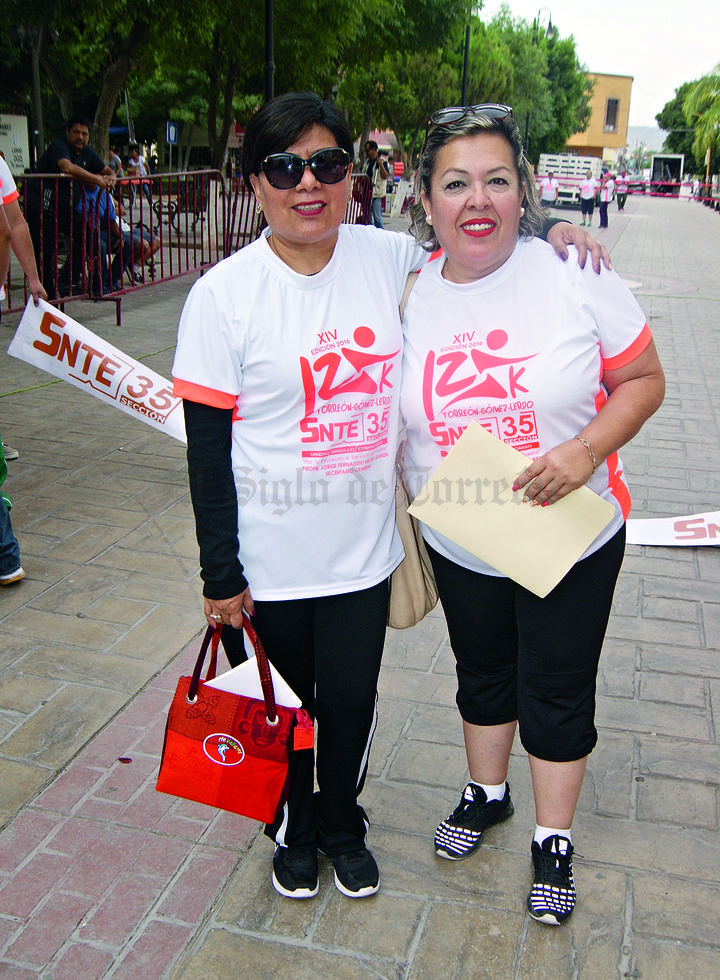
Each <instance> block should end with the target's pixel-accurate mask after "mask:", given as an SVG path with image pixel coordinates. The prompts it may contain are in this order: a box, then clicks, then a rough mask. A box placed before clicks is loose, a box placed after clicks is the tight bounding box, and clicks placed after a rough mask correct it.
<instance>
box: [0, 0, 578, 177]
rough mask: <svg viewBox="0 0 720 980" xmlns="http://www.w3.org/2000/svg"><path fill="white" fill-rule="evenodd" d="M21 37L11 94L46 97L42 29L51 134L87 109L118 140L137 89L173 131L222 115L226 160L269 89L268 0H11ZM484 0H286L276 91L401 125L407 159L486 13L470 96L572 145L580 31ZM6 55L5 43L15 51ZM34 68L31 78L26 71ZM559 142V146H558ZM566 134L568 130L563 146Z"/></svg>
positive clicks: (11, 98) (142, 108)
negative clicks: (555, 36)
mask: <svg viewBox="0 0 720 980" xmlns="http://www.w3.org/2000/svg"><path fill="white" fill-rule="evenodd" d="M5 5H6V6H7V7H8V8H9V16H8V18H7V20H8V22H9V23H12V24H13V25H17V27H16V28H13V30H14V33H13V36H12V38H11V41H10V43H9V44H8V43H7V39H6V38H5V37H3V39H0V58H1V59H2V65H0V79H2V80H3V81H4V80H5V79H7V80H8V85H7V86H5V87H4V88H3V90H2V91H3V95H2V97H3V99H4V100H5V102H6V104H7V103H8V102H10V103H12V104H13V105H15V104H17V103H20V104H22V105H23V106H27V107H28V111H29V107H30V101H31V100H30V91H31V86H30V84H29V81H30V80H29V74H30V72H29V54H28V50H27V40H23V39H24V38H25V39H26V38H27V36H28V33H31V32H33V31H34V32H35V35H36V37H37V38H38V40H39V53H40V62H41V65H42V67H43V84H44V86H45V93H46V101H45V105H44V110H45V119H46V130H47V133H46V136H47V138H48V139H50V138H52V137H53V136H54V135H56V132H57V131H58V130H59V129H60V128H61V125H62V120H63V119H65V118H67V116H68V115H69V114H70V113H71V112H73V111H82V112H85V114H86V115H88V116H90V117H91V118H92V119H93V120H94V125H93V137H94V144H95V146H96V148H97V149H98V151H99V152H100V153H101V154H104V153H106V152H107V146H108V127H109V126H110V124H111V123H122V122H124V114H123V112H122V111H121V110H120V108H119V107H120V104H121V98H122V94H123V90H124V89H127V90H128V91H129V93H130V102H131V106H132V110H133V117H134V120H135V123H136V135H137V137H138V138H139V139H140V140H141V141H144V142H151V141H153V140H154V139H157V138H158V134H159V133H161V132H162V126H163V124H164V122H165V120H167V119H173V120H177V121H178V122H180V123H182V122H192V123H193V124H195V125H200V126H204V127H206V128H207V132H208V139H209V143H210V146H211V150H212V153H213V162H214V164H215V165H216V166H220V164H221V162H222V160H223V157H224V155H225V151H226V147H227V141H228V134H229V132H230V129H231V127H232V125H233V124H234V122H235V120H238V121H239V122H240V123H241V124H243V123H244V122H246V121H247V118H248V117H249V115H250V114H251V113H252V111H253V110H254V108H255V107H256V106H257V105H259V103H260V102H261V101H262V98H263V91H264V58H265V53H264V31H265V0H247V2H246V3H245V4H243V5H242V7H241V8H238V6H237V4H236V3H235V2H233V3H231V2H230V0H205V2H204V3H203V4H193V5H189V4H182V5H180V4H177V3H174V2H171V0H115V2H114V3H113V4H112V5H107V4H105V3H101V2H100V0H83V4H82V5H81V6H80V8H78V5H77V2H74V3H73V2H72V0H53V2H52V3H51V2H50V0H22V2H21V0H5ZM471 7H472V0H412V2H411V0H275V55H274V60H275V66H276V71H275V91H276V92H277V93H280V92H284V91H290V90H293V89H307V90H313V91H316V92H318V93H320V94H322V95H323V96H325V97H328V98H337V100H338V103H339V104H340V105H341V106H342V107H343V109H344V110H345V111H346V113H347V115H348V119H349V121H350V124H351V127H352V128H353V130H354V131H355V132H356V133H358V134H361V135H362V136H363V137H365V136H366V134H367V132H368V131H369V130H370V128H372V127H376V128H389V129H392V131H393V132H394V133H395V134H396V136H397V138H398V141H399V143H400V145H401V146H402V147H403V148H404V155H405V158H406V160H408V159H411V158H412V157H413V155H414V154H415V153H416V152H417V150H418V148H419V144H420V141H421V140H422V136H423V134H424V129H425V120H426V117H427V115H428V113H429V112H431V111H432V110H433V109H436V108H438V107H440V106H442V105H447V104H458V103H459V102H460V101H461V80H462V72H463V44H464V37H465V25H466V24H468V23H469V24H470V25H471V40H470V48H469V76H468V90H467V97H468V101H470V102H479V101H507V102H510V103H511V104H513V105H514V107H515V115H516V118H517V119H518V123H519V125H520V126H521V128H523V127H524V123H525V121H526V120H528V121H529V135H530V145H531V147H532V148H533V149H534V150H537V152H539V151H540V149H541V148H542V149H545V148H561V144H562V143H563V142H564V139H565V138H566V136H567V135H569V134H570V133H571V132H573V131H576V130H577V129H579V128H582V124H583V119H584V115H583V113H584V111H585V109H586V103H585V104H584V103H583V93H584V92H586V89H584V88H583V82H582V79H583V78H584V75H583V73H582V72H580V71H579V69H578V66H577V63H576V60H575V55H574V44H573V42H572V39H570V40H568V41H562V42H556V43H555V45H554V46H552V47H551V46H550V44H549V42H548V41H547V39H546V38H545V37H544V35H542V32H539V31H538V30H536V28H535V26H534V25H529V24H527V23H526V22H523V21H518V22H513V21H512V19H511V17H510V15H509V12H508V11H507V9H505V10H504V11H503V13H501V15H499V17H497V18H495V19H494V20H493V21H492V22H491V23H490V24H485V23H483V22H482V21H481V20H480V18H479V17H478V16H472V17H471ZM3 56H4V57H3ZM13 79H17V80H19V84H18V85H17V86H16V88H13V86H12V84H11V82H12V80H13ZM551 144H553V145H552V147H551ZM555 144H557V145H555Z"/></svg>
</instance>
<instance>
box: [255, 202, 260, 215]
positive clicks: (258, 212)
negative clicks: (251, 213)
mask: <svg viewBox="0 0 720 980" xmlns="http://www.w3.org/2000/svg"><path fill="white" fill-rule="evenodd" d="M255 214H256V215H257V216H258V218H259V217H260V215H261V214H262V204H261V203H260V201H258V202H257V207H256V208H255Z"/></svg>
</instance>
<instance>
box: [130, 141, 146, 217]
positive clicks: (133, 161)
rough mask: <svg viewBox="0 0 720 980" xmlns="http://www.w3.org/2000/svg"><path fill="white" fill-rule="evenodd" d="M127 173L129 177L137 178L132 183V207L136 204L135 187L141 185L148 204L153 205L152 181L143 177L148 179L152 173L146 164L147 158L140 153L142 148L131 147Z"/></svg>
mask: <svg viewBox="0 0 720 980" xmlns="http://www.w3.org/2000/svg"><path fill="white" fill-rule="evenodd" d="M127 172H128V176H130V177H133V178H135V179H134V180H131V181H130V206H131V207H132V205H133V204H134V203H135V185H136V184H139V185H140V188H141V189H142V192H143V194H144V195H145V198H146V200H147V202H148V204H150V205H152V195H151V192H150V181H149V180H143V179H142V178H143V177H148V176H149V174H150V171H149V170H148V168H147V165H146V163H145V157H144V156H142V154H141V153H140V148H139V147H138V146H131V147H130V158H129V159H128V162H127Z"/></svg>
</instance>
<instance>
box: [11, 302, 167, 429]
mask: <svg viewBox="0 0 720 980" xmlns="http://www.w3.org/2000/svg"><path fill="white" fill-rule="evenodd" d="M8 354H12V356H13V357H17V358H19V359H20V360H21V361H27V363H28V364H33V365H34V366H35V367H39V368H42V370H43V371H47V372H48V373H50V374H53V375H55V377H56V378H62V379H63V380H65V381H69V382H70V384H71V385H75V387H76V388H81V389H82V390H83V391H88V392H90V394H91V395H94V396H95V397H96V398H99V399H100V401H103V402H106V403H107V404H108V405H114V406H115V407H116V408H119V409H120V410H121V411H123V412H126V413H127V414H128V415H133V416H135V417H136V418H140V419H141V420H142V421H143V422H147V424H148V425H152V426H154V428H156V429H160V431H161V432H167V433H168V435H171V436H173V438H175V439H179V440H180V442H185V441H186V439H185V419H184V417H183V411H182V399H181V398H176V397H175V395H174V394H173V389H172V382H170V381H168V380H167V379H166V378H163V377H161V376H160V375H159V374H156V373H155V371H152V370H150V369H149V368H147V367H146V366H145V365H144V364H140V363H139V362H138V361H136V360H134V359H133V358H132V357H128V355H127V354H123V352H122V351H121V350H118V349H117V347H113V345H112V344H110V343H108V341H107V340H105V339H104V338H102V337H98V336H97V335H96V334H94V333H91V332H90V331H89V330H87V329H86V328H85V327H83V326H82V325H81V324H80V323H78V322H77V321H76V320H73V319H72V317H69V316H66V315H65V314H64V313H61V312H60V311H59V310H57V309H55V307H54V306H50V304H49V303H44V302H43V301H42V300H41V301H40V303H39V305H38V306H34V305H33V302H32V300H29V301H28V305H27V306H26V308H25V312H24V313H23V317H22V320H21V321H20V324H19V325H18V328H17V330H16V332H15V336H14V337H13V339H12V341H11V343H10V346H9V348H8Z"/></svg>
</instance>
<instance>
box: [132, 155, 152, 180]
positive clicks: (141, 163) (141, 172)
mask: <svg viewBox="0 0 720 980" xmlns="http://www.w3.org/2000/svg"><path fill="white" fill-rule="evenodd" d="M128 168H129V169H133V168H134V169H135V170H137V174H136V175H135V176H136V177H147V175H148V169H147V167H146V166H145V157H143V156H140V155H139V154H138V158H137V160H133V158H132V157H130V159H129V160H128Z"/></svg>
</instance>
